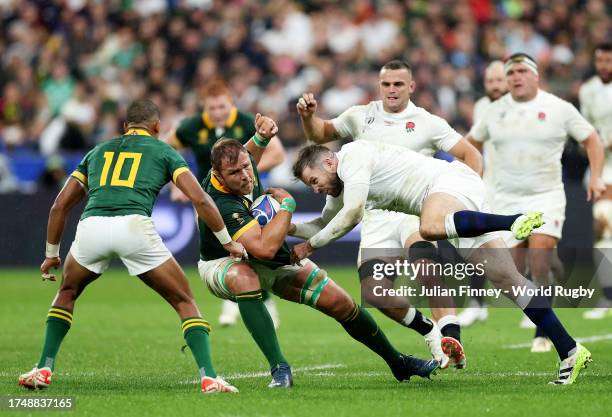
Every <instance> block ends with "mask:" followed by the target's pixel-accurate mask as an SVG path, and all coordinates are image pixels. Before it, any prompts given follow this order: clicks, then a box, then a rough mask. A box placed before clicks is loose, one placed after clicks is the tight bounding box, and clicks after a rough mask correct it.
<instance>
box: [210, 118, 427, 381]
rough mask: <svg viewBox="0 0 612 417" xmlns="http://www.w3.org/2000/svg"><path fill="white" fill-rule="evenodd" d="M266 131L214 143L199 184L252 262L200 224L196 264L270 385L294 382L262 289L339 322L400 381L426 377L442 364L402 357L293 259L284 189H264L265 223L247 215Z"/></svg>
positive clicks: (330, 284) (341, 296)
mask: <svg viewBox="0 0 612 417" xmlns="http://www.w3.org/2000/svg"><path fill="white" fill-rule="evenodd" d="M258 132H259V130H258ZM271 135H272V133H271V132H261V133H259V134H256V135H255V136H254V137H253V138H252V139H251V140H250V141H249V142H248V143H247V144H246V145H245V146H243V145H242V144H240V142H237V141H235V140H232V139H224V140H221V141H218V142H217V143H216V144H215V146H214V147H213V150H212V158H211V161H212V164H213V170H212V172H211V173H210V174H209V176H208V177H207V178H206V179H205V180H204V183H203V186H204V189H205V190H206V191H207V192H209V193H210V195H211V197H212V198H213V200H214V201H215V204H217V207H218V208H219V211H220V212H221V215H222V216H223V220H224V222H225V224H226V225H227V228H228V230H229V232H230V233H231V234H232V237H233V239H235V240H236V241H237V242H240V243H242V244H243V245H244V247H245V248H246V250H247V252H248V253H249V261H248V262H246V261H240V260H236V259H234V258H232V257H229V256H227V255H226V254H225V253H224V251H223V250H222V248H221V247H220V246H219V244H218V242H216V241H215V240H214V239H213V235H212V232H211V230H210V228H209V227H207V226H206V225H204V224H203V223H200V257H201V260H200V262H199V263H198V270H199V272H200V277H201V278H202V280H203V281H204V282H205V283H206V285H207V287H208V288H209V290H210V291H211V292H212V293H213V294H214V295H215V296H217V297H219V298H222V299H229V300H234V301H236V302H237V303H238V306H239V308H240V314H241V316H242V320H243V322H244V324H245V326H246V327H247V329H248V330H249V332H250V333H251V335H252V337H253V339H254V340H255V342H256V343H257V345H258V346H259V348H260V349H261V351H262V352H263V354H264V356H265V357H266V359H267V360H268V363H269V365H270V368H271V372H272V382H271V383H270V385H269V387H270V388H288V387H290V386H291V385H292V384H293V382H292V381H293V379H292V375H291V368H290V366H289V364H288V361H287V360H286V359H285V357H284V355H283V354H282V352H281V349H280V346H279V343H278V339H277V336H276V332H275V330H274V326H273V324H272V321H271V319H270V315H269V313H268V311H267V310H266V309H265V307H264V305H263V302H262V290H264V289H267V290H269V291H272V292H274V293H275V294H276V295H278V296H279V297H282V298H284V299H286V300H289V301H292V302H295V303H301V304H305V305H308V306H310V307H313V308H316V309H317V310H319V311H321V312H322V313H324V314H326V315H328V316H330V317H332V318H334V319H336V320H337V321H338V322H339V323H340V325H342V327H343V328H344V329H345V330H346V332H347V333H348V334H349V335H350V336H351V337H353V338H354V339H355V340H357V341H359V342H361V343H363V344H365V345H366V346H367V347H368V348H369V349H370V350H372V351H374V352H375V353H377V354H378V355H379V356H380V357H381V358H383V360H385V362H386V363H387V365H388V366H389V367H390V369H391V372H392V373H393V375H394V376H395V378H396V379H397V380H398V381H403V380H408V379H409V378H410V377H411V376H412V375H419V376H421V377H429V375H430V374H431V373H432V372H433V371H434V370H435V369H436V368H438V366H439V362H437V361H435V360H430V361H424V360H421V359H417V358H414V357H412V356H406V355H403V354H401V353H400V352H398V351H397V350H396V349H395V348H394V347H393V346H392V345H391V343H390V342H389V341H388V340H387V338H386V336H385V334H384V333H383V331H382V330H381V329H380V328H379V327H378V325H377V324H376V322H375V321H374V319H373V318H372V317H371V316H370V314H369V313H368V312H367V311H366V310H363V309H361V308H360V307H359V306H358V305H357V304H356V303H355V302H354V301H353V300H352V299H351V297H350V296H349V295H348V294H347V293H346V292H345V291H344V290H343V289H342V288H341V287H340V286H338V285H337V284H336V283H335V282H334V281H333V280H332V279H331V278H330V277H329V276H328V275H327V273H326V272H325V271H324V270H322V269H320V268H319V267H318V266H317V265H316V264H314V263H313V262H311V261H309V260H308V259H305V260H304V261H303V262H302V264H301V265H292V264H291V262H290V254H289V247H288V246H287V244H286V243H285V238H286V236H287V232H288V230H289V227H290V226H291V217H292V213H293V212H294V210H295V207H296V204H295V200H294V199H293V198H292V196H291V195H290V194H289V193H287V192H286V191H285V190H282V189H270V190H268V192H269V193H271V194H272V196H273V197H274V198H275V199H276V200H277V201H278V202H279V203H280V211H279V212H278V214H276V216H274V218H273V219H272V220H271V221H270V222H269V223H267V224H266V225H265V226H263V227H262V226H260V224H259V223H258V221H257V220H255V219H254V218H253V217H252V215H251V213H250V212H249V207H250V205H251V204H252V201H253V200H255V199H257V197H259V196H261V195H262V194H263V193H264V189H263V187H262V185H261V182H260V181H259V175H258V172H257V168H256V164H257V161H258V160H259V158H260V157H261V154H262V153H263V150H264V149H265V147H266V145H267V143H268V141H269V139H268V138H269V137H271Z"/></svg>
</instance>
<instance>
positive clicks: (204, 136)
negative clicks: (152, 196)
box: [168, 80, 285, 328]
mask: <svg viewBox="0 0 612 417" xmlns="http://www.w3.org/2000/svg"><path fill="white" fill-rule="evenodd" d="M202 102H203V108H204V110H203V112H202V113H201V114H197V115H195V116H193V117H188V118H186V119H183V120H182V121H181V123H180V125H179V127H178V128H177V129H176V131H175V132H174V133H173V134H172V135H171V136H170V139H169V141H168V143H169V144H170V145H172V146H173V147H174V148H176V149H182V148H189V149H191V150H192V152H193V154H194V156H195V158H196V163H197V167H198V171H197V172H198V173H197V177H198V181H199V182H202V180H204V178H206V175H208V171H210V168H211V163H210V152H211V149H212V147H213V145H214V144H215V143H216V142H217V141H218V140H219V139H221V138H233V139H236V140H238V141H239V142H241V143H243V144H244V143H246V142H247V141H248V140H249V139H250V138H251V137H252V136H253V135H254V134H255V129H254V126H255V124H254V121H255V118H254V116H253V115H252V114H250V113H247V112H244V111H242V110H238V109H237V108H236V106H235V105H234V102H233V99H232V95H231V92H230V90H229V88H228V87H227V85H226V84H225V82H223V81H221V80H215V81H211V82H209V83H208V84H206V85H205V86H204V88H203V89H202ZM284 159H285V150H284V149H283V145H282V144H281V141H280V140H279V139H278V137H276V136H275V137H274V138H272V140H271V141H270V144H269V145H268V147H267V148H266V151H265V152H264V154H263V156H262V158H261V161H259V163H258V165H257V168H258V169H259V171H260V172H267V171H269V170H271V169H272V168H274V167H276V166H277V165H279V164H281V163H282V162H283V160H284ZM171 198H172V199H173V200H174V201H182V202H186V201H187V200H186V198H185V196H184V195H183V194H182V193H181V191H180V190H179V189H178V188H176V187H172V189H171ZM264 298H265V300H266V301H265V304H266V307H267V308H268V311H270V314H271V315H272V320H274V326H275V327H276V328H278V326H279V323H280V320H279V316H278V310H277V309H276V304H275V302H274V299H273V298H272V297H270V296H269V295H268V294H267V293H264ZM239 317H240V312H239V311H238V306H237V305H236V303H234V302H231V301H229V300H225V301H224V302H223V305H222V307H221V314H220V315H219V324H221V325H222V326H229V325H233V324H235V323H236V321H237V320H238V318H239Z"/></svg>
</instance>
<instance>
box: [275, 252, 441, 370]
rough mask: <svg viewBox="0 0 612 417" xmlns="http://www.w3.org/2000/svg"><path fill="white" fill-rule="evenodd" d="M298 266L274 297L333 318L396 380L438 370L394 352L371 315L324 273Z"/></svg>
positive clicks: (312, 266) (306, 264)
mask: <svg viewBox="0 0 612 417" xmlns="http://www.w3.org/2000/svg"><path fill="white" fill-rule="evenodd" d="M302 263H303V265H304V266H303V267H300V268H299V269H297V270H294V271H292V272H291V278H290V279H289V280H281V281H285V284H284V285H283V288H282V292H281V291H279V292H277V294H279V295H281V296H282V297H283V298H285V299H287V300H290V301H294V302H298V303H302V304H306V305H309V306H311V307H313V308H316V309H317V310H319V311H321V312H323V313H324V314H326V315H328V316H330V317H333V318H334V319H336V320H337V321H338V322H339V323H340V324H341V325H342V327H343V328H344V330H345V331H346V332H347V333H348V334H349V335H350V336H351V337H352V338H353V339H355V340H357V341H359V342H361V343H363V344H364V345H365V346H367V347H368V348H369V349H370V350H372V351H373V352H375V353H376V354H378V355H379V356H380V357H381V358H382V359H383V360H384V361H385V362H386V363H387V364H388V365H389V367H390V368H391V371H392V373H393V375H394V376H395V378H396V379H398V380H399V381H403V380H408V379H410V376H412V375H419V376H421V377H427V378H428V377H429V376H430V375H431V373H432V372H434V371H435V370H436V369H437V368H438V366H439V362H437V361H435V360H432V361H424V360H421V359H417V358H414V357H411V356H406V355H403V354H401V353H400V352H398V351H397V350H396V349H395V348H394V347H393V345H392V344H391V343H390V342H389V340H388V339H387V337H386V335H385V334H384V332H383V331H382V330H381V329H380V328H379V327H378V325H377V324H376V322H375V321H374V319H373V318H372V316H371V315H370V314H369V313H368V312H367V311H366V310H365V309H362V308H360V307H359V306H358V305H357V304H356V303H355V302H354V301H353V299H352V298H351V297H350V296H349V295H348V293H347V292H346V291H344V289H342V288H341V287H340V286H338V285H337V284H336V283H335V282H334V281H333V280H332V279H330V278H329V277H328V276H327V272H325V271H324V270H321V269H319V268H318V267H317V266H316V265H315V264H314V263H312V262H310V261H308V262H305V261H302ZM277 290H279V287H276V290H275V292H276V291H277Z"/></svg>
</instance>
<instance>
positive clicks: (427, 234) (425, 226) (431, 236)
mask: <svg viewBox="0 0 612 417" xmlns="http://www.w3.org/2000/svg"><path fill="white" fill-rule="evenodd" d="M440 232H441V230H440V227H439V225H437V224H435V223H434V222H432V221H425V222H424V221H423V220H421V224H420V225H419V234H420V235H421V236H422V237H423V239H425V240H436V239H437V238H438V237H439V235H440Z"/></svg>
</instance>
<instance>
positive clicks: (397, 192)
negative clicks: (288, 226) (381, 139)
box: [336, 140, 476, 215]
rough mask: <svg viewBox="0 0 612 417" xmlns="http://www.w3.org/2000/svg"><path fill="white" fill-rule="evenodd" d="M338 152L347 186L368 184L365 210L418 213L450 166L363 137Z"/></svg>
mask: <svg viewBox="0 0 612 417" xmlns="http://www.w3.org/2000/svg"><path fill="white" fill-rule="evenodd" d="M336 155H337V157H338V169H337V173H338V177H340V179H341V180H342V182H343V183H344V189H345V190H348V189H350V188H351V187H352V186H358V185H368V186H369V192H368V198H367V201H366V206H365V208H366V210H367V209H383V210H392V211H398V212H403V213H407V214H414V215H419V214H420V213H421V206H422V203H423V200H424V199H425V197H426V196H427V191H428V190H429V188H431V186H432V185H433V184H434V182H435V180H436V179H437V178H438V177H439V176H440V174H442V173H443V172H447V170H450V169H451V168H450V164H449V163H448V162H446V161H441V160H438V159H434V158H430V157H427V156H424V155H422V154H420V153H418V152H415V151H412V150H410V149H406V148H401V147H398V146H395V145H388V144H382V143H373V142H370V141H363V140H359V141H355V142H352V143H349V144H347V145H344V146H343V147H342V149H340V151H339V152H338V153H337V154H336ZM474 175H476V174H474Z"/></svg>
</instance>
